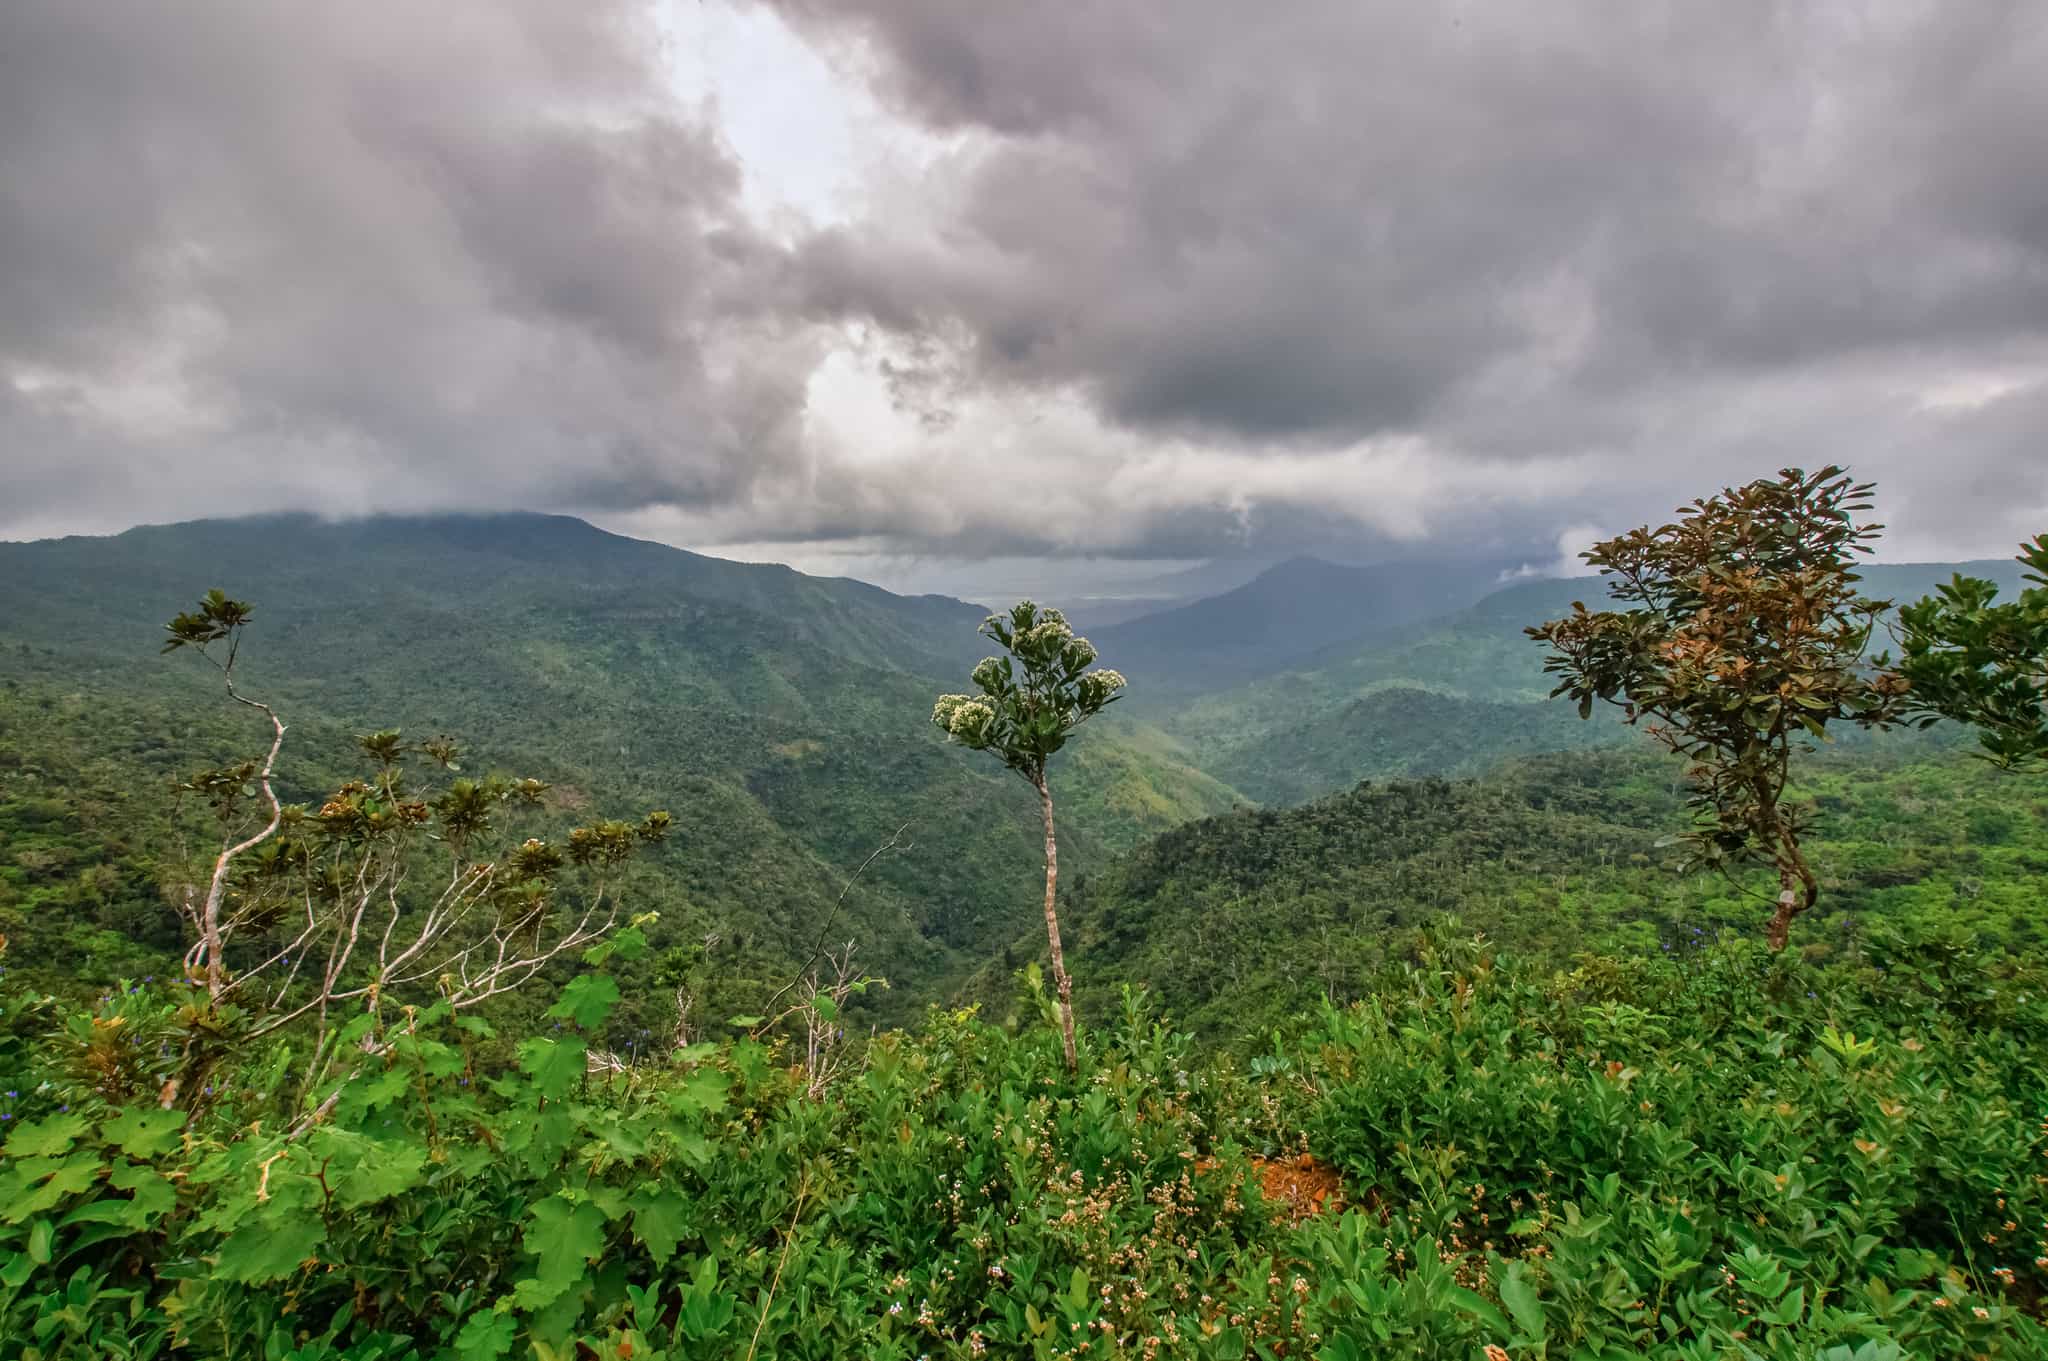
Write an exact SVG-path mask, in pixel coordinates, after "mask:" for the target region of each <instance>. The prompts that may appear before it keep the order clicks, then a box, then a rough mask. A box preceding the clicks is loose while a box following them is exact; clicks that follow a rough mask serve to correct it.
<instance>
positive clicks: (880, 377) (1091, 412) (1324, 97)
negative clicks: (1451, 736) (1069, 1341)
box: [0, 0, 2048, 593]
mask: <svg viewBox="0 0 2048 1361" xmlns="http://www.w3.org/2000/svg"><path fill="white" fill-rule="evenodd" d="M2044 70H2048V6H2042V5H2040V4H2038V3H2035V2H2034V0H2011V2H2010V3H2002V2H2001V0H1972V2H1971V3H1967V4H1956V3H1952V2H1950V0H1914V2H1911V3H1905V2H1900V3H1893V2H1891V0H1865V2H1864V3H1855V4H1832V3H1826V0H1797V3H1793V2H1791V0H1787V3H1782V4H1769V3H1761V2H1758V0H1728V2H1727V3H1720V4H1712V5H1700V4H1694V3H1683V4H1661V3H1655V2H1654V0H1642V2H1641V3H1631V4H1627V5H1616V4H1612V3H1605V2H1604V0H1603V2H1601V3H1590V2H1589V3H1585V4H1572V3H1558V4H1546V5H1525V4H1516V3H1508V2H1507V0H1442V2H1441V3H1433V4H1424V5H1417V4H1413V3H1391V2H1388V3H1381V2H1380V0H1301V2H1300V3H1296V4H1290V5H1287V6H1276V7H1264V8H1261V7H1252V8H1247V7H1246V6H1244V5H1242V4H1231V3H1224V2H1223V0H1175V3H1173V4H1170V5H1167V4H1150V5H1148V4H1131V3H1095V2H1094V0H1073V2H1072V3H1066V4H1062V5H1059V6H1054V7H1042V6H1029V5H1003V6H989V5H962V4H958V3H955V2H954V0H743V2H741V3H728V0H675V2H674V3H637V2H635V0H579V2H578V3H576V4H573V5H563V4H559V3H555V2H554V0H441V2H440V3H437V4H435V5H432V6H400V5H382V4H367V5H366V4H343V3H339V0H333V2H329V0H314V2H313V3H308V4H303V5H278V4H276V3H274V0H192V2H191V3H179V4H173V3H171V2H170V0H141V2H140V3H136V4H124V5H94V4H80V3H77V0H12V3H9V4H7V5H5V6H0V537H6V538H34V537H42V536H48V535H55V534H66V533H103V532H111V531H116V530H119V529H122V528H125V527H127V526H129V525H132V524H136V523H142V522H162V521H168V520H177V519H185V518H192V517H197V516H202V515H230V514H241V513H249V512H259V511H272V510H285V509H294V510H314V511H318V512H322V513H326V514H333V515H351V514H360V513H366V512H373V511H398V512H411V511H445V510H492V509H514V508H520V509H539V510H550V511H560V512H565V513H571V514H578V515H582V516H585V517H586V518H589V519H591V520H593V521H594V522H596V523H598V524H601V525H604V526H606V527H608V528H612V529H615V530H618V531H619V532H622V533H629V534H635V535H639V536H642V537H648V538H656V539H661V540H663V541H666V542H670V543H675V544H678V545H682V546H686V547H692V548H697V549H700V550H703V551H708V552H714V553H719V554H722V555H725V556H733V557H742V558H748V559H766V560H777V561H786V562H791V563H794V564H795V565H797V566H798V567H801V568H804V569H805V570H812V571H825V572H835V573H844V574H849V575H857V576H864V577H867V578H868V579H871V580H878V581H881V582H882V583H883V584H885V585H892V586H896V587H898V588H910V589H944V588H946V587H947V586H949V585H952V586H955V587H956V588H958V589H960V590H962V591H965V592H968V593H971V592H972V590H973V589H975V588H977V587H983V588H993V585H994V584H995V583H997V582H1002V583H1005V584H1007V583H1009V582H1011V581H1014V580H1021V579H1025V578H1036V579H1046V580H1052V581H1054V582H1057V583H1060V584H1062V585H1065V584H1070V583H1071V584H1073V585H1075V586H1076V587H1077V588H1078V587H1079V586H1080V585H1081V584H1083V583H1092V584H1095V585H1101V586H1104V587H1105V588H1106V589H1109V590H1111V591H1114V589H1116V587H1117V585H1118V583H1127V584H1128V583H1141V582H1143V581H1145V580H1147V579H1149V578H1153V577H1156V576H1158V575H1160V574H1162V573H1165V572H1170V571H1172V570H1174V569H1176V568H1179V567H1184V566H1186V565H1188V564H1191V563H1195V562H1201V561H1204V560H1210V559H1218V558H1223V559H1229V558H1243V559H1247V560H1263V559H1272V558H1278V557H1282V556H1287V555H1289V554H1292V553H1296V552H1303V551H1307V552H1318V553H1322V554H1324V555H1326V556H1330V557H1334V558H1338V559H1341V560H1347V561H1360V562H1363V561H1372V560H1378V559H1386V558H1395V557H1404V556H1406V557H1422V556H1428V557H1447V556H1464V555H1472V554H1484V555H1486V556H1487V557H1488V558H1489V560H1493V559H1498V560H1501V561H1506V562H1517V563H1522V564H1524V566H1525V568H1526V570H1529V571H1550V570H1556V569H1558V568H1561V567H1568V566H1570V565H1571V564H1572V562H1573V554H1574V553H1575V552H1576V551H1577V550H1578V549H1579V548H1581V547H1583V546H1584V545H1585V544H1586V543H1588V542H1590V541H1592V540H1593V539H1595V538H1597V537H1598V536H1600V535H1601V534H1603V533H1611V532H1617V531H1619V530H1622V529H1626V528H1628V527H1630V526H1632V525H1635V524H1639V523H1644V522H1660V521H1661V520H1663V519H1665V518H1668V517H1669V515H1670V513H1671V512H1672V510H1673V509H1674V508H1675V507H1676V506H1678V505H1680V504H1682V503H1684V502H1686V501H1689V500H1691V499H1692V498H1693V497H1695V496H1700V495H1706V494H1711V493H1712V492H1713V491H1715V490H1717V489H1718V488H1719V487H1721V486H1723V485H1727V484H1730V483H1735V482H1741V481H1746V480H1748V479H1750V478H1753V477H1758V476H1764V475H1767V474H1769V473H1771V472H1773V471H1775V470H1776V469H1778V468H1781V467H1784V466H1788V465H1797V466H1804V467H1809V468H1811V467H1816V466H1819V465H1822V464H1826V463H1845V464H1847V465H1848V466H1849V467H1850V468H1851V470H1852V471H1853V472H1855V473H1857V474H1858V475H1860V476H1862V477H1866V478H1869V479H1872V480H1874V481H1875V482H1876V483H1877V484H1878V488H1879V492H1878V499H1879V511H1880V515H1881V518H1882V519H1883V520H1884V521H1885V523H1886V524H1887V525H1888V526H1889V532H1888V534H1887V536H1886V539H1885V543H1884V549H1883V554H1882V555H1883V556H1885V557H1887V558H1891V559H1895V560H1925V559H1937V558H1963V557H1987V556H2006V555H2008V554H2010V553H2011V552H2012V551H2013V547H2014V545H2015V544H2016V543H2017V542H2018V541H2019V540H2020V539H2022V538H2024V537H2026V536H2029V535H2031V534H2033V533H2036V532H2039V531H2040V530H2042V529H2044V528H2048V136H2044V134H2043V132H2042V129H2044V128H2048V80H2043V79H2041V72H2043V71H2044Z"/></svg>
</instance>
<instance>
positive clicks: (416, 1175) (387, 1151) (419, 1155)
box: [335, 1143, 427, 1210]
mask: <svg viewBox="0 0 2048 1361" xmlns="http://www.w3.org/2000/svg"><path fill="white" fill-rule="evenodd" d="M426 1165H427V1150H426V1149H425V1147H423V1146H422V1145H419V1144H385V1143H379V1144H373V1145H371V1146H370V1147H369V1148H367V1149H366V1150H365V1151H364V1157H363V1160H362V1162H360V1163H358V1164H357V1165H356V1167H355V1168H354V1169H353V1170H352V1171H350V1172H349V1174H348V1175H347V1176H346V1177H345V1178H343V1180H342V1182H341V1184H340V1185H339V1186H338V1187H336V1188H335V1194H336V1197H337V1198H338V1199H339V1200H340V1202H341V1204H342V1207H343V1208H344V1209H351V1210H352V1209H355V1208H357V1207H358V1206H362V1205H368V1204H371V1203H372V1202H374V1201H379V1200H389V1199H390V1198H391V1197H392V1196H395V1195H398V1194H400V1193H401V1192H405V1191H409V1190H411V1189H412V1188H413V1187H415V1186H417V1185H418V1184H419V1181H420V1173H421V1171H422V1170H423V1169H424V1168H425V1167H426Z"/></svg>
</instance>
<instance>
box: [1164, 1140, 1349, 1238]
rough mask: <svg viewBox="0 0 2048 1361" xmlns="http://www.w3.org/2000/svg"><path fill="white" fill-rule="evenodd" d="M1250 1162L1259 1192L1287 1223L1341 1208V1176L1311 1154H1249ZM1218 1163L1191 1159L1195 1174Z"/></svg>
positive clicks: (1218, 1166)
mask: <svg viewBox="0 0 2048 1361" xmlns="http://www.w3.org/2000/svg"><path fill="white" fill-rule="evenodd" d="M1250 1164H1251V1169H1252V1171H1253V1172H1254V1173H1255V1174H1257V1176H1258V1179H1259V1191H1260V1193H1261V1194H1262V1195H1264V1196H1265V1198H1266V1201H1267V1203H1268V1204H1270V1205H1272V1206H1274V1207H1275V1208H1277V1209H1278V1210H1279V1211H1280V1218H1282V1219H1285V1220H1286V1221H1287V1222H1288V1223H1290V1224H1299V1223H1301V1222H1302V1221H1303V1220H1305V1219H1313V1218H1315V1217H1316V1216H1317V1215H1322V1214H1335V1213H1336V1212H1337V1211H1339V1210H1341V1209H1343V1208H1344V1203H1345V1202H1344V1179H1343V1178H1342V1177H1340V1176H1338V1175H1337V1169H1336V1168H1334V1167H1331V1166H1330V1165H1329V1164H1328V1163H1321V1162H1317V1161H1316V1159H1315V1155H1314V1154H1312V1153H1304V1154H1302V1155H1301V1156H1299V1157H1296V1158H1261V1157H1253V1158H1252V1159H1250ZM1222 1166H1223V1164H1222V1163H1221V1162H1219V1161H1218V1160H1217V1159H1215V1158H1200V1159H1197V1160H1196V1162H1195V1175H1196V1176H1207V1175H1208V1174H1209V1173H1211V1172H1214V1171H1216V1170H1217V1169H1218V1168H1220V1167H1222Z"/></svg>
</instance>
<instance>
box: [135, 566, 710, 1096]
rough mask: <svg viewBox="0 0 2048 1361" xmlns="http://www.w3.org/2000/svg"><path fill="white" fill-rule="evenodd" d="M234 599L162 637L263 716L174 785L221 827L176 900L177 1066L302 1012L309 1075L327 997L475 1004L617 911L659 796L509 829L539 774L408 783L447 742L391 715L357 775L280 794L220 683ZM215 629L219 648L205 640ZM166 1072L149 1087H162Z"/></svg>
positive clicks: (453, 767)
mask: <svg viewBox="0 0 2048 1361" xmlns="http://www.w3.org/2000/svg"><path fill="white" fill-rule="evenodd" d="M251 614H252V611H251V609H250V607H249V606H248V605H246V604H243V603H241V602H239V601H235V600H230V599H228V597H227V596H225V595H224V594H222V593H221V592H220V591H217V590H216V591H212V592H209V593H208V595H207V596H206V598H205V599H204V600H202V601H201V602H200V606H199V609H198V610H197V611H195V612H192V613H189V614H180V615H179V616H178V617H177V618H176V619H174V620H172V621H171V623H170V624H169V625H168V626H167V627H168V629H169V632H170V634H171V638H170V641H169V642H167V643H166V644H165V645H164V651H165V652H166V653H169V652H173V651H176V650H178V649H180V648H184V647H191V648H193V649H195V650H196V651H198V652H199V653H200V654H201V655H202V656H205V657H206V658H207V659H208V660H209V661H212V662H213V663H214V664H215V665H216V666H218V667H219V668H220V670H221V674H222V676H223V678H224V680H225V682H226V685H227V688H228V695H229V697H230V698H231V699H233V700H234V701H235V702H236V703H239V704H244V705H248V706H249V707H251V708H254V709H258V710H260V711H261V712H262V713H263V714H264V716H265V717H266V718H268V719H269V720H270V723H271V727H272V732H273V736H272V740H271V743H270V748H269V751H268V754H267V755H266V756H265V757H264V759H263V760H262V762H261V763H260V765H259V763H258V762H256V761H241V762H238V763H235V764H233V765H230V766H228V767H226V768H223V769H219V770H210V771H204V772H201V773H200V774H198V775H196V776H194V777H193V778H192V779H190V780H188V781H186V782H185V783H184V784H182V785H181V786H179V788H180V791H181V792H183V793H190V794H196V795H198V796H200V797H201V798H203V799H205V800H206V801H207V803H208V804H209V805H210V806H211V808H212V811H213V813H214V816H215V818H216V820H217V821H218V823H219V826H220V829H221V831H220V841H221V849H220V851H219V853H218V854H217V855H216V856H215V858H214V861H213V867H212V870H211V873H210V875H209V876H208V879H207V885H206V890H205V893H204V895H203V896H202V895H201V894H200V893H199V892H198V890H197V887H196V886H194V887H192V888H190V889H188V890H187V891H186V892H185V893H184V894H183V898H182V902H181V904H180V912H181V914H182V915H183V916H184V918H185V920H186V923H187V925H188V928H189V929H190V930H191V932H192V935H193V937H194V939H193V941H192V943H191V945H190V947H189V948H188V949H187V951H186V954H185V968H186V973H187V976H188V977H190V978H191V979H192V980H193V981H194V982H195V983H199V984H203V986H204V987H205V989H206V1006H205V1008H204V1010H203V1012H195V1018H196V1019H195V1023H194V1027H193V1035H192V1038H191V1039H190V1041H189V1042H188V1044H187V1045H186V1052H187V1055H188V1058H189V1064H188V1069H189V1070H190V1071H197V1070H198V1069H201V1068H203V1067H204V1066H205V1064H206V1062H207V1051H208V1050H209V1049H211V1048H213V1047H215V1046H214V1045H213V1043H212V1041H214V1040H217V1039H218V1038H220V1037H221V1034H222V1033H223V1027H229V1026H232V1027H233V1028H234V1029H235V1030H237V1031H238V1032H239V1033H241V1034H242V1035H244V1036H245V1037H247V1038H255V1037H257V1036H261V1035H265V1034H269V1033H271V1032H273V1031H276V1030H280V1029H282V1028H284V1027H286V1026H288V1025H291V1024H293V1023H294V1022H297V1021H300V1020H301V1019H302V1018H304V1019H308V1020H310V1021H311V1022H312V1024H313V1027H314V1034H313V1037H312V1039H313V1056H312V1060H311V1063H310V1066H309V1069H308V1073H307V1079H306V1080H307V1083H308V1085H309V1086H310V1085H311V1084H313V1083H315V1082H317V1081H319V1080H320V1079H321V1077H322V1076H323V1075H324V1073H325V1072H326V1070H327V1069H328V1067H329V1066H331V1065H332V1064H333V1063H334V1062H335V1061H336V1057H337V1053H338V1050H339V1048H340V1045H339V1042H338V1040H337V1035H338V1033H339V1032H338V1030H337V1029H336V1027H335V1024H334V1023H335V1020H336V1017H335V1014H334V1013H335V1011H336V1009H337V1008H339V1007H340V1006H341V1005H343V1004H346V1003H358V1004H360V1006H361V1008H362V1009H363V1010H364V1011H366V1012H367V1013H368V1014H369V1016H370V1017H371V1019H372V1021H373V1022H374V1021H375V1019H376V1018H377V1016H378V1015H379V1011H380V1008H381V1007H383V1006H385V1005H386V1004H404V1003H406V1002H407V1001H408V1000H409V998H412V997H417V998H418V999H419V1000H422V1001H424V1000H428V999H430V998H433V999H439V1000H440V1001H442V1002H444V1003H446V1004H447V1006H448V1007H449V1008H450V1009H451V1010H460V1009H463V1008H466V1007H471V1006H475V1005H476V1004H478V1003H481V1002H484V1001H486V1000H488V999H489V998H492V997H495V996H498V995H499V994H501V993H505V992H509V991H511V990H512V989H514V988H516V987H518V986H520V985H521V984H523V983H525V982H527V981H528V980H530V979H532V978H533V977H534V976H536V975H537V974H539V973H540V972H541V970H542V969H544V968H545V967H547V965H548V964H549V963H551V962H552V961H554V960H556V959H558V958H561V957H563V956H565V955H567V954H568V953H569V952H570V951H573V950H577V949H579V948H581V947H584V946H587V945H590V944H591V943H592V942H594V941H596V940H597V939H598V938H599V937H600V936H602V935H603V934H604V933H605V932H606V931H608V930H610V929H611V927H612V926H613V925H614V924H615V923H616V921H617V920H618V914H619V900H618V896H617V894H616V893H614V892H612V891H611V882H612V879H613V878H614V877H615V876H616V874H617V872H618V870H619V869H620V867H622V866H623V865H624V864H625V863H626V861H627V860H629V859H630V858H631V857H632V856H633V854H634V853H635V852H636V851H637V850H639V849H640V848H641V847H642V846H645V845H647V844H650V843H653V842H658V841H661V840H663V839H664V838H665V837H666V836H667V834H668V831H669V827H670V824H671V818H670V816H669V814H668V813H666V812H660V811H657V812H652V813H649V814H647V816H646V817H645V818H644V819H642V820H641V821H640V822H638V823H631V822H621V821H616V820H610V819H607V820H603V821H598V822H594V823H592V824H590V825H588V826H583V827H576V828H574V829H572V830H571V831H570V832H569V834H568V836H567V837H566V838H565V839H563V840H562V841H561V842H559V843H557V842H550V841H547V840H544V839H542V838H540V837H538V836H532V835H526V836H520V835H519V834H518V833H517V832H515V831H514V830H513V827H514V826H515V825H516V824H515V819H516V817H517V815H518V812H519V810H522V809H526V810H531V809H539V808H540V807H542V805H543V799H544V796H545V795H546V794H547V791H548V786H547V785H546V784H544V783H543V782H541V781H539V780H533V779H519V780H514V779H505V778H502V777H490V778H485V779H469V778H460V777H458V778H455V779H452V780H449V781H448V782H447V783H446V784H445V785H444V786H442V787H441V788H439V789H437V790H429V789H425V788H420V787H417V785H416V782H415V781H414V779H413V778H412V776H411V774H410V772H409V771H408V770H407V769H406V762H407V760H408V758H410V757H412V756H414V755H419V756H424V757H426V758H427V759H428V760H429V761H430V762H431V763H432V764H434V765H436V766H438V767H440V768H441V769H443V770H445V771H450V772H459V771H460V769H461V767H460V766H459V764H458V763H457V760H456V757H457V755H458V753H457V751H456V748H455V744H454V743H453V742H452V741H450V740H449V739H447V738H445V737H436V738H432V739H429V740H427V741H425V742H420V743H416V744H412V743H407V742H406V741H405V740H404V739H403V736H402V734H401V733H399V732H398V731H396V730H387V731H382V732H373V733H369V734H366V735H364V736H361V737H358V738H357V739H356V742H357V746H358V747H359V748H360V749H361V752H362V754H363V755H364V756H366V757H367V758H368V759H369V761H370V764H371V765H372V767H373V773H372V774H370V775H369V776H368V777H367V778H362V779H354V780H349V781H346V782H345V783H343V784H342V785H341V786H340V787H339V788H337V789H335V790H334V791H333V792H332V793H330V794H328V795H327V796H326V798H325V799H323V800H322V801H321V802H320V804H319V805H318V806H317V808H307V807H303V806H297V805H287V804H284V803H283V802H282V801H280V799H279V798H278V796H277V793H276V790H275V789H274V787H273V780H274V778H275V773H276V766H277V757H278V752H279V750H280V749H281V747H282V745H283V742H284V734H285V725H284V723H283V721H282V720H281V719H280V718H279V717H278V715H277V713H276V712H275V711H274V710H273V709H272V708H270V707H269V706H268V705H264V704H260V703H257V702H256V701H254V700H251V699H249V698H247V697H245V696H243V695H242V694H240V693H239V692H238V691H237V690H236V688H235V678H234V666H235V659H236V656H237V654H238V653H239V651H240V646H241V641H242V630H243V629H244V628H246V627H247V625H248V622H249V619H250V617H251ZM220 644H224V645H225V656H222V657H216V656H214V655H213V654H212V653H211V652H209V651H208V648H209V647H212V646H214V645H220ZM258 798H260V804H258V806H257V807H256V809H255V811H254V812H253V813H251V812H250V811H249V808H248V805H249V803H250V801H251V800H252V799H258ZM252 826H253V830H252ZM435 861H439V862H440V863H439V866H438V869H439V873H438V874H436V873H433V872H432V870H431V869H430V868H429V867H430V866H432V865H433V864H434V862H435ZM577 880H581V881H583V882H582V883H580V884H579V887H581V888H582V889H583V891H582V892H581V893H580V895H578V896H577V898H576V900H575V901H574V902H573V903H571V902H570V901H568V899H569V896H570V895H569V894H568V893H567V892H566V891H565V890H566V889H567V888H568V886H569V885H570V883H571V882H572V881H577ZM370 1043H371V1047H372V1048H373V1049H374V1048H375V1041H374V1040H372V1041H371V1042H370ZM189 1075H190V1072H189V1071H188V1073H187V1074H185V1075H183V1076H187V1077H189ZM179 1085H180V1083H179V1081H178V1080H174V1081H173V1082H172V1083H171V1084H169V1085H168V1086H167V1087H166V1088H165V1090H164V1093H163V1098H162V1100H163V1104H164V1105H166V1106H169V1105H171V1104H173V1103H174V1102H175V1100H176V1098H177V1089H178V1086H179Z"/></svg>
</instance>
